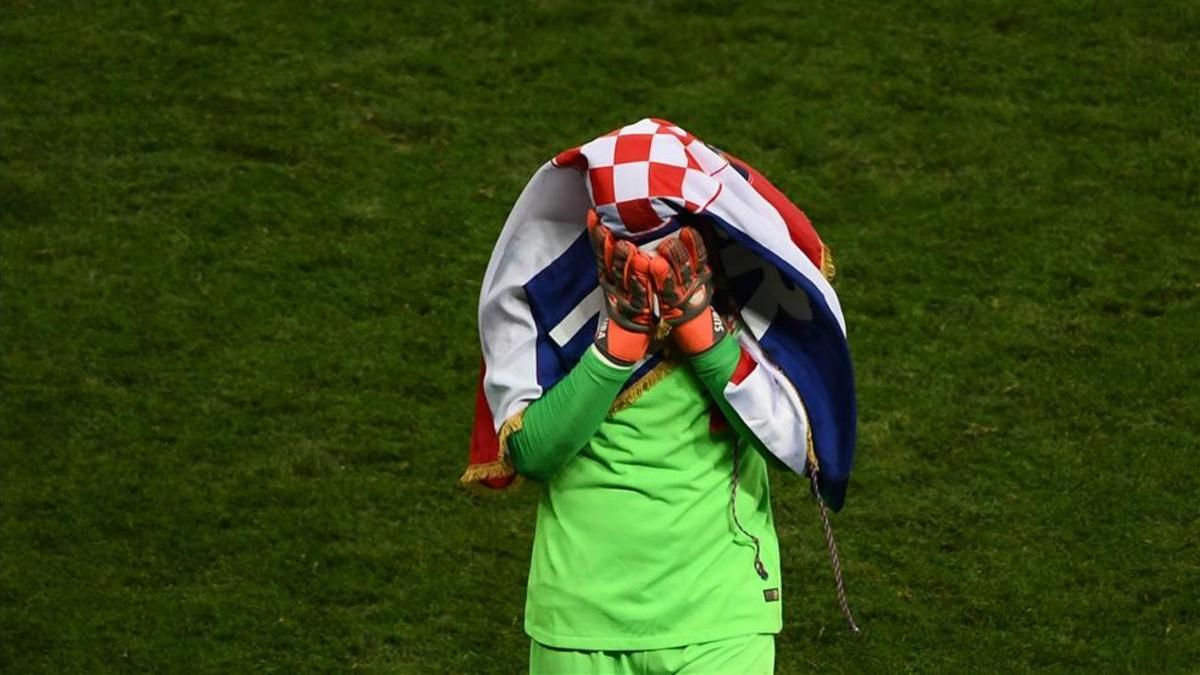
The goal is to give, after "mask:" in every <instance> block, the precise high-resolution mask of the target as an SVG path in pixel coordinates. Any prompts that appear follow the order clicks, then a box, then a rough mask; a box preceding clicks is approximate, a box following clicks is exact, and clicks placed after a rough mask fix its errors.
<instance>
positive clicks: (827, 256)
mask: <svg viewBox="0 0 1200 675" xmlns="http://www.w3.org/2000/svg"><path fill="white" fill-rule="evenodd" d="M821 274H822V275H823V276H824V277H825V279H826V280H827V281H833V278H834V277H835V276H837V265H834V264H833V251H830V250H829V247H828V246H826V245H825V244H821Z"/></svg>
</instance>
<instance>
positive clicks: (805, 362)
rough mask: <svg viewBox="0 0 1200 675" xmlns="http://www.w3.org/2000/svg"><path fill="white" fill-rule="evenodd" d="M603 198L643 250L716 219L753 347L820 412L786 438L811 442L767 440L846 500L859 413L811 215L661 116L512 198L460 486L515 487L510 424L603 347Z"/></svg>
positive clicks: (646, 377)
mask: <svg viewBox="0 0 1200 675" xmlns="http://www.w3.org/2000/svg"><path fill="white" fill-rule="evenodd" d="M591 209H595V211H596V213H597V214H598V215H599V217H600V221H601V223H602V224H603V225H604V226H606V227H608V228H609V229H611V230H612V231H613V232H614V233H615V234H617V235H618V236H621V237H625V238H629V239H632V240H633V241H634V242H635V243H638V244H639V245H644V246H645V245H649V244H650V243H651V242H654V241H657V240H658V239H661V238H662V237H666V236H670V235H671V234H672V233H674V232H676V231H677V230H679V228H680V227H682V226H684V225H687V224H689V223H697V222H701V221H706V222H708V223H710V224H711V225H712V226H713V231H714V232H715V233H716V236H717V242H716V250H715V251H713V252H710V256H712V257H715V258H719V262H720V265H721V267H722V269H723V270H724V272H725V274H726V276H727V277H728V279H729V283H730V290H731V293H732V297H733V300H734V302H735V303H736V305H737V308H738V313H739V314H740V316H741V319H742V321H743V322H744V324H745V327H746V331H744V333H743V337H742V340H743V344H744V345H745V344H747V342H748V343H749V345H750V347H751V349H752V350H754V351H758V352H760V353H761V354H763V355H765V356H766V358H767V359H768V360H769V361H770V363H771V364H773V366H774V369H773V371H772V372H777V373H780V374H781V377H783V378H785V379H786V381H787V382H788V383H790V385H791V388H793V389H794V391H795V393H796V394H797V395H798V396H799V399H800V401H801V403H802V404H803V408H804V411H805V414H806V416H807V422H808V427H807V430H808V437H807V439H794V438H792V437H791V436H787V435H786V434H781V435H779V438H784V437H787V438H789V439H790V440H788V441H787V443H792V444H795V443H801V444H807V447H806V448H799V449H797V448H785V447H779V446H780V443H781V442H780V441H778V440H773V441H772V442H767V441H766V440H764V439H762V438H760V440H764V445H765V446H766V447H767V449H768V450H770V451H771V452H772V453H774V454H776V455H777V456H779V457H780V458H781V459H783V460H784V461H785V463H787V464H788V465H789V466H791V467H792V468H793V469H796V470H798V471H802V470H804V468H805V466H804V461H803V459H801V463H800V464H797V463H796V462H794V461H790V458H794V457H797V456H798V457H801V458H805V457H807V458H808V462H809V463H813V462H815V463H816V465H817V467H819V472H818V474H817V476H818V481H819V483H820V492H821V495H822V497H823V498H824V500H825V501H826V502H827V503H828V504H830V505H831V506H833V507H834V508H840V506H841V504H842V501H843V499H844V496H845V489H846V485H847V482H848V480H849V476H850V469H851V465H852V463H853V457H854V442H855V423H856V422H855V420H856V412H855V396H854V376H853V372H852V369H851V363H850V352H849V348H848V346H847V343H846V327H845V320H844V318H843V316H842V311H841V305H840V304H839V302H838V298H837V294H836V293H835V292H834V290H833V287H832V286H830V284H829V278H830V277H832V273H833V265H832V260H831V258H830V257H829V252H828V250H827V249H826V248H825V246H824V244H823V243H822V242H821V239H820V237H819V236H818V235H817V233H816V231H815V230H814V229H813V227H812V225H811V223H810V222H809V220H808V218H807V217H806V216H805V215H804V213H803V212H802V211H801V210H800V209H798V208H797V207H796V206H795V205H794V204H792V203H791V202H790V201H789V200H788V199H787V198H786V197H785V196H784V195H783V194H782V193H781V192H780V191H779V190H777V189H776V188H775V187H774V186H773V185H771V183H770V182H768V181H767V179H766V178H764V177H763V176H762V175H761V174H760V173H758V172H757V171H755V170H754V168H753V167H751V166H750V165H749V164H746V163H745V162H743V161H741V160H739V159H737V158H735V157H732V156H730V155H727V154H725V153H722V152H720V151H718V150H716V149H714V148H712V147H710V146H708V145H706V144H705V143H703V142H702V141H700V140H699V139H697V138H696V137H695V136H693V135H691V134H689V133H688V132H686V131H684V130H683V129H681V128H679V127H678V126H676V125H674V124H672V123H671V122H667V121H665V120H659V119H643V120H641V121H638V122H636V123H634V124H631V125H629V126H625V127H622V128H620V129H617V130H615V131H613V132H611V133H608V134H605V135H604V136H601V137H599V138H597V139H595V140H593V141H591V142H589V143H585V144H584V145H582V146H579V147H577V148H573V149H571V150H567V151H565V152H562V153H560V154H559V155H558V156H556V157H555V158H554V159H553V160H551V161H550V162H547V163H546V164H545V165H543V166H542V167H541V168H540V169H538V171H537V172H536V173H535V174H534V175H533V178H532V179H530V181H529V184H528V185H526V187H525V190H524V191H523V192H522V193H521V196H520V197H519V198H518V199H517V202H516V204H515V205H514V206H513V209H512V212H511V213H510V214H509V217H508V220H507V222H506V223H505V224H504V229H503V230H502V231H501V233H500V237H499V239H498V241H497V242H496V246H495V249H494V250H493V251H492V257H491V260H490V262H489V263H488V268H487V272H486V273H485V275H484V280H483V289H482V292H481V295H480V301H479V334H480V342H481V346H482V348H483V365H482V368H481V371H480V379H479V388H478V391H477V394H476V408H475V426H474V429H473V432H472V436H471V451H470V457H469V464H468V467H467V471H466V473H465V474H464V475H463V478H462V480H463V482H465V483H474V484H479V485H482V486H485V487H489V488H503V487H506V486H508V485H510V484H512V483H513V481H514V480H515V479H516V473H515V471H514V469H513V466H512V463H511V461H509V459H508V458H507V449H506V440H507V437H508V434H510V433H512V432H513V431H516V430H518V429H520V425H521V419H522V417H521V415H522V412H523V411H524V409H525V407H526V406H528V405H529V404H530V403H531V402H533V401H534V400H536V399H538V398H539V397H540V396H541V395H542V393H543V392H544V391H546V390H547V389H549V388H550V387H552V386H554V384H555V383H556V382H558V380H559V379H561V378H562V377H563V376H565V375H566V374H567V372H569V371H570V369H571V368H572V367H573V366H574V365H575V364H576V363H577V362H578V361H579V359H580V357H582V355H583V352H584V351H585V350H586V349H587V348H588V346H589V345H590V344H591V343H592V337H593V334H594V332H595V329H596V324H597V321H598V320H599V314H600V312H601V311H603V299H602V297H601V292H600V288H599V284H598V280H597V276H596V268H595V264H594V262H593V257H592V251H591V244H590V241H589V239H588V236H587V232H586V222H587V215H588V211H589V210H591ZM659 360H660V357H659V356H658V355H655V354H652V355H649V356H648V357H647V358H646V359H644V360H643V361H641V362H639V364H638V365H637V366H636V367H635V369H634V372H633V375H632V376H631V377H630V378H629V381H628V382H627V383H626V393H627V394H629V393H633V392H636V391H639V390H640V389H644V387H645V386H648V384H650V383H651V382H650V380H652V379H653V377H654V373H655V370H656V368H657V367H658V366H659ZM623 396H625V395H624V394H623ZM621 401H622V398H618V400H617V405H620V404H621ZM731 404H733V405H734V407H735V408H736V407H737V403H736V402H734V401H731ZM767 435H768V436H769V435H770V433H769V430H768V432H767ZM797 450H798V452H797Z"/></svg>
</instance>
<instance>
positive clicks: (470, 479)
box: [458, 410, 525, 494]
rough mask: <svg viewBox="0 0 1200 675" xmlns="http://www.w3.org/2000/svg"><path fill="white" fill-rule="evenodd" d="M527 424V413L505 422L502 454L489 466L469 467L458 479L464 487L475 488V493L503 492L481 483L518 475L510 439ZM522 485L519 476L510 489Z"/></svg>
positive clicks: (476, 465) (501, 441)
mask: <svg viewBox="0 0 1200 675" xmlns="http://www.w3.org/2000/svg"><path fill="white" fill-rule="evenodd" d="M524 424H525V411H524V410H522V411H521V412H519V413H517V414H516V415H513V416H512V417H510V418H508V419H506V420H504V424H501V425H500V433H499V434H498V435H499V437H500V438H499V443H500V454H499V457H497V458H496V461H494V462H488V463H487V464H474V465H472V466H468V467H467V470H466V472H465V473H463V475H462V477H461V478H459V479H458V481H459V482H460V483H462V484H463V485H465V486H467V487H469V488H473V491H475V492H486V493H489V494H491V493H495V492H501V491H502V490H492V489H490V488H485V487H483V486H482V485H480V484H479V483H480V481H485V480H489V479H492V478H507V477H508V476H512V475H514V474H516V473H517V468H516V467H515V466H513V463H512V460H511V459H509V458H508V437H509V436H510V435H512V433H513V432H515V431H520V430H521V427H522V426H524ZM520 483H521V477H520V476H517V478H516V480H514V481H513V482H512V483H511V484H510V485H509V486H508V487H510V488H512V487H516V486H517V485H519V484H520Z"/></svg>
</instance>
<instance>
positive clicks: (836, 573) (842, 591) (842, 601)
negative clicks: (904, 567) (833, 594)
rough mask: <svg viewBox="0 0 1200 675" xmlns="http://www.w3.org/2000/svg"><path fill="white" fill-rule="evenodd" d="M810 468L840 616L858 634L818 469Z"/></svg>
mask: <svg viewBox="0 0 1200 675" xmlns="http://www.w3.org/2000/svg"><path fill="white" fill-rule="evenodd" d="M810 467H811V470H810V471H809V472H808V476H809V478H810V479H812V489H813V494H814V495H815V496H816V498H817V506H818V507H820V509H821V526H822V527H824V528H825V544H826V546H827V547H828V548H829V564H830V565H832V566H833V580H834V582H836V583H837V599H838V604H839V605H841V607H842V615H843V616H845V617H846V625H847V626H848V627H849V628H850V632H851V633H858V632H861V631H860V629H859V627H858V624H857V623H855V622H854V615H853V614H851V613H850V603H849V602H848V601H847V600H846V582H845V581H843V580H842V560H841V558H840V557H839V556H838V547H837V542H836V541H834V539H833V526H832V525H830V524H829V510H828V509H826V508H825V500H824V499H821V492H820V491H819V490H818V489H817V473H818V469H817V466H816V464H815V463H813V464H810Z"/></svg>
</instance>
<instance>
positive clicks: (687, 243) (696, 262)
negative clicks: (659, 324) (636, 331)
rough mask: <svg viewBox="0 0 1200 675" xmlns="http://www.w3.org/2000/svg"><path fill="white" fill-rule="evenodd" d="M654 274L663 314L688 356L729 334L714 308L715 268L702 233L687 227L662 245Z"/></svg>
mask: <svg viewBox="0 0 1200 675" xmlns="http://www.w3.org/2000/svg"><path fill="white" fill-rule="evenodd" d="M650 273H651V275H652V276H653V277H654V290H655V292H656V293H657V294H658V311H659V314H660V315H661V316H662V320H663V321H665V322H666V323H667V325H669V326H670V327H671V334H672V335H674V336H675V343H676V344H677V345H679V348H680V350H682V351H683V353H684V354H688V355H693V354H699V353H700V352H702V351H705V350H706V349H708V348H709V347H712V346H713V345H715V344H716V343H717V341H718V340H720V339H721V337H722V336H724V335H725V324H724V323H723V322H722V321H721V317H720V315H718V314H717V313H716V312H715V311H713V309H712V298H713V280H712V268H711V267H709V266H708V253H707V252H706V251H705V249H704V240H703V239H702V238H701V236H700V233H699V232H697V231H696V230H694V229H692V228H690V227H685V228H683V229H681V230H680V231H679V236H678V237H672V238H670V239H667V240H666V241H664V242H662V243H661V244H659V245H658V255H657V256H655V257H654V259H653V260H651V261H650Z"/></svg>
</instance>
